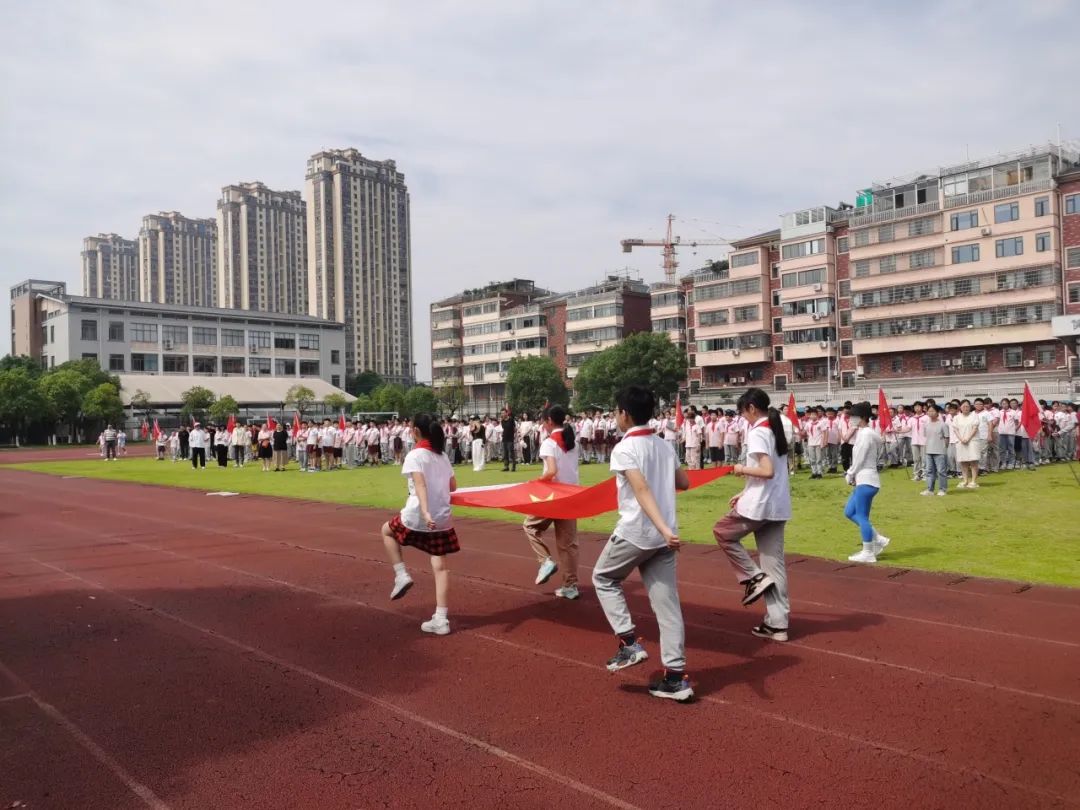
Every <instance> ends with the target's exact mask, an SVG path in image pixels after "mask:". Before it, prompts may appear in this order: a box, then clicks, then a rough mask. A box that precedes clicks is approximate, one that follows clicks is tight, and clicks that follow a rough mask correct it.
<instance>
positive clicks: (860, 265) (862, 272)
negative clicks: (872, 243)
mask: <svg viewBox="0 0 1080 810" xmlns="http://www.w3.org/2000/svg"><path fill="white" fill-rule="evenodd" d="M868 275H870V260H869V259H859V260H858V261H857V262H855V278H866V277H867V276H868Z"/></svg>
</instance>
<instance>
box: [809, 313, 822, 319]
mask: <svg viewBox="0 0 1080 810" xmlns="http://www.w3.org/2000/svg"><path fill="white" fill-rule="evenodd" d="M810 317H812V318H813V319H814V320H815V321H820V320H821V315H820V314H819V313H817V312H815V313H814V314H813V315H811V316H810Z"/></svg>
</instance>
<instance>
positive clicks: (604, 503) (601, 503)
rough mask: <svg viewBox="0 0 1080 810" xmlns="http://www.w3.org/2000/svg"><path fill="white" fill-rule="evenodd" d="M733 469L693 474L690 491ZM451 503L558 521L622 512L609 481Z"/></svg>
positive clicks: (501, 489)
mask: <svg viewBox="0 0 1080 810" xmlns="http://www.w3.org/2000/svg"><path fill="white" fill-rule="evenodd" d="M732 469H733V468H732V467H714V468H713V469H711V470H690V471H689V473H688V475H689V476H690V488H691V489H694V488H695V487H700V486H702V485H704V484H708V483H709V482H710V481H715V480H716V479H717V478H720V477H721V476H723V475H727V474H728V473H730V472H731V471H732ZM450 503H452V504H454V505H455V506H479V507H483V508H487V509H507V510H509V511H511V512H518V513H520V514H523V515H535V516H537V517H545V518H554V519H556V520H571V519H577V518H585V517H593V516H595V515H602V514H603V513H604V512H614V511H615V510H616V509H618V508H619V502H618V494H617V491H616V486H615V479H614V478H608V479H607V480H606V481H601V482H600V483H599V484H595V485H593V486H591V487H580V486H574V485H573V484H559V483H555V482H551V481H528V482H526V483H524V484H511V485H509V486H494V487H473V488H467V489H459V490H457V491H455V492H454V493H452V494H451V495H450Z"/></svg>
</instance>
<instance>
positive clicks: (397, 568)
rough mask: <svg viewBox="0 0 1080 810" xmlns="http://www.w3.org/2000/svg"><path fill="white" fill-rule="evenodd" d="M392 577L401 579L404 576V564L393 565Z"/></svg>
mask: <svg viewBox="0 0 1080 810" xmlns="http://www.w3.org/2000/svg"><path fill="white" fill-rule="evenodd" d="M394 576H395V577H403V576H405V563H403V562H399V563H394Z"/></svg>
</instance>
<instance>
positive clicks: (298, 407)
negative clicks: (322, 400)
mask: <svg viewBox="0 0 1080 810" xmlns="http://www.w3.org/2000/svg"><path fill="white" fill-rule="evenodd" d="M285 404H286V406H288V407H290V408H292V409H293V410H294V411H296V412H297V413H299V414H300V418H301V419H303V418H304V414H306V413H307V412H308V411H310V410H311V406H312V405H314V404H315V392H314V391H312V390H311V389H310V388H308V387H307V386H306V385H301V384H300V383H297V384H296V385H294V386H293V387H292V388H290V389H289V390H288V391H286V392H285Z"/></svg>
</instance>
